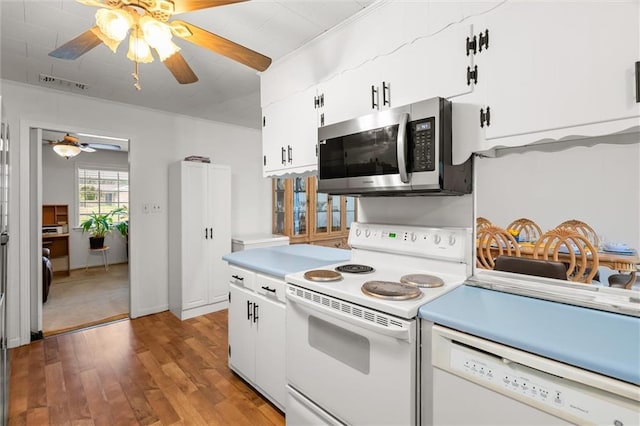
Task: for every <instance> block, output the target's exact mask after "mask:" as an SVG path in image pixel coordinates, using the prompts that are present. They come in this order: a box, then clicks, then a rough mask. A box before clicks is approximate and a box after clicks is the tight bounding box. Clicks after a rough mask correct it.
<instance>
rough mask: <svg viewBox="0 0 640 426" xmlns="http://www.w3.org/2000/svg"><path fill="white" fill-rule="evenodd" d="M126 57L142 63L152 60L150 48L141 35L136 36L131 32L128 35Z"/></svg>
mask: <svg viewBox="0 0 640 426" xmlns="http://www.w3.org/2000/svg"><path fill="white" fill-rule="evenodd" d="M127 58H129V59H130V60H132V61H133V62H140V63H143V64H148V63H149V62H153V56H151V49H150V48H149V45H148V44H147V42H146V41H145V40H144V39H143V38H142V37H136V36H135V35H134V34H133V33H132V34H131V36H129V51H128V52H127Z"/></svg>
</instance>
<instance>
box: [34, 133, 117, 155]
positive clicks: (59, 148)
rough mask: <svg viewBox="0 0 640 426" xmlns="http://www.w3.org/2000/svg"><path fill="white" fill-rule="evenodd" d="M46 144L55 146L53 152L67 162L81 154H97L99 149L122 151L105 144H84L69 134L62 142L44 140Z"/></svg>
mask: <svg viewBox="0 0 640 426" xmlns="http://www.w3.org/2000/svg"><path fill="white" fill-rule="evenodd" d="M44 141H45V142H49V145H52V146H53V150H54V151H55V152H56V154H58V155H59V156H61V157H64V158H66V159H67V160H68V159H69V158H71V157H75V156H76V155H78V154H80V152H96V150H97V149H103V150H109V151H120V147H119V146H118V145H112V144H104V143H82V142H80V141H79V140H78V138H77V137H75V136H71V135H70V134H69V133H67V134H66V135H65V136H64V137H63V138H62V140H59V141H52V140H49V139H44Z"/></svg>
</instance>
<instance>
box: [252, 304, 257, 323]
mask: <svg viewBox="0 0 640 426" xmlns="http://www.w3.org/2000/svg"><path fill="white" fill-rule="evenodd" d="M253 322H254V323H255V322H258V304H257V303H254V304H253Z"/></svg>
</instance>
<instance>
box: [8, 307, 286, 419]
mask: <svg viewBox="0 0 640 426" xmlns="http://www.w3.org/2000/svg"><path fill="white" fill-rule="evenodd" d="M10 352H11V353H10V359H11V378H10V382H9V386H10V391H9V425H46V424H51V425H136V424H140V425H171V424H183V425H284V416H283V414H282V413H281V412H280V411H279V410H277V409H276V408H275V407H274V406H273V405H271V404H270V403H269V402H267V401H266V400H265V399H263V398H262V397H261V396H260V395H259V394H258V393H256V392H255V391H254V390H253V389H252V388H251V387H249V385H247V384H246V383H245V382H244V381H243V380H242V379H240V378H239V377H238V376H237V375H235V374H234V373H232V372H231V370H229V368H228V366H227V311H226V310H224V311H220V312H215V313H212V314H208V315H202V316H200V317H196V318H193V319H190V320H186V321H180V320H178V319H177V318H176V317H174V316H173V315H172V314H171V313H169V312H162V313H159V314H155V315H149V316H146V317H142V318H137V319H134V320H125V321H120V322H117V323H112V324H107V325H104V326H101V327H96V328H92V329H86V330H81V331H78V332H74V333H67V334H61V335H56V336H52V337H49V338H46V339H44V340H40V341H37V342H34V343H31V344H30V345H26V346H21V347H18V348H15V349H11V351H10Z"/></svg>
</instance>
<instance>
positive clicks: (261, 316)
mask: <svg viewBox="0 0 640 426" xmlns="http://www.w3.org/2000/svg"><path fill="white" fill-rule="evenodd" d="M240 269H241V268H237V267H235V268H234V272H232V275H236V276H239V275H240V274H239V273H238V271H239V270H240ZM250 274H254V273H253V272H251V271H245V273H244V274H242V275H241V276H243V277H245V279H246V277H247V276H250ZM254 285H255V286H254V289H255V291H254V290H252V289H251V288H247V287H245V286H243V285H242V282H241V281H239V280H238V279H237V278H235V277H233V276H232V277H231V280H230V286H229V367H230V368H231V369H232V370H233V371H235V372H236V373H238V374H239V375H240V376H242V378H244V379H245V380H246V381H248V382H249V383H250V384H251V385H253V387H255V388H256V389H257V390H258V391H259V392H260V393H261V394H263V395H264V396H265V397H266V398H268V399H269V400H270V401H271V402H273V403H274V404H275V405H276V406H277V407H278V408H280V409H281V410H283V411H284V407H285V400H286V381H285V346H284V344H285V302H284V281H282V280H278V279H276V278H272V277H268V276H265V275H261V274H255V282H254Z"/></svg>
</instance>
